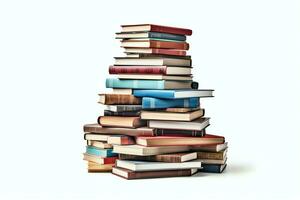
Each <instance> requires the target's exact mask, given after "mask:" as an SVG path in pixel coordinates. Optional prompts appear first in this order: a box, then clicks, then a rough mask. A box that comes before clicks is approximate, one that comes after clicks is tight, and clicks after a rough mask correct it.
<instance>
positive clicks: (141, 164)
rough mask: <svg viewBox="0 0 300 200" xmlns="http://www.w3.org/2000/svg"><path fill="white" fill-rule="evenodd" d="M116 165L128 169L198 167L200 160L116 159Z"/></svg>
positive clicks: (155, 169)
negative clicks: (180, 161) (174, 161)
mask: <svg viewBox="0 0 300 200" xmlns="http://www.w3.org/2000/svg"><path fill="white" fill-rule="evenodd" d="M115 166H116V167H120V168H124V169H129V170H131V171H158V170H159V171H162V170H179V169H199V168H201V162H200V161H198V160H192V161H189V162H182V163H166V162H150V161H134V160H116V164H115Z"/></svg>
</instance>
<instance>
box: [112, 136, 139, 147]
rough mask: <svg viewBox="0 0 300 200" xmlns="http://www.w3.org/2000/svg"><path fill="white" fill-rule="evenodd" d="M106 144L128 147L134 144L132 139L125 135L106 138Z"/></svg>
mask: <svg viewBox="0 0 300 200" xmlns="http://www.w3.org/2000/svg"><path fill="white" fill-rule="evenodd" d="M107 143H109V144H118V145H129V144H135V140H134V138H133V137H130V136H127V135H112V136H110V137H109V138H108V140H107Z"/></svg>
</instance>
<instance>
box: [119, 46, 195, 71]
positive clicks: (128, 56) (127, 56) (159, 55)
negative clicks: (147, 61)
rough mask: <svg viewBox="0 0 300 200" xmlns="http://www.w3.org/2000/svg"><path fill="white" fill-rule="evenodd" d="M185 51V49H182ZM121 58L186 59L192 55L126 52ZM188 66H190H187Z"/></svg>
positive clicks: (189, 58)
mask: <svg viewBox="0 0 300 200" xmlns="http://www.w3.org/2000/svg"><path fill="white" fill-rule="evenodd" d="M180 51H183V50H180ZM121 58H153V59H154V58H176V59H185V60H191V58H192V57H191V56H189V55H185V56H177V55H165V54H149V53H139V54H138V53H126V56H125V57H121ZM186 67H188V66H186Z"/></svg>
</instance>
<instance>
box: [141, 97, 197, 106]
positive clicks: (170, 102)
mask: <svg viewBox="0 0 300 200" xmlns="http://www.w3.org/2000/svg"><path fill="white" fill-rule="evenodd" d="M199 105H200V102H199V98H197V97H193V98H184V99H158V98H152V97H143V100H142V108H143V109H163V108H197V107H199Z"/></svg>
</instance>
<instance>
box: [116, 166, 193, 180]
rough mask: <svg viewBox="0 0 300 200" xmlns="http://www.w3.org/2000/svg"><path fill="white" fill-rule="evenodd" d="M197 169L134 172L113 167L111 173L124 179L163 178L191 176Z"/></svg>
mask: <svg viewBox="0 0 300 200" xmlns="http://www.w3.org/2000/svg"><path fill="white" fill-rule="evenodd" d="M197 172H198V169H181V170H164V171H144V172H135V171H131V170H128V169H123V168H119V167H113V168H112V173H113V174H115V175H117V176H120V177H122V178H125V179H128V180H130V179H142V178H163V177H181V176H192V175H193V174H195V173H197Z"/></svg>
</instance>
